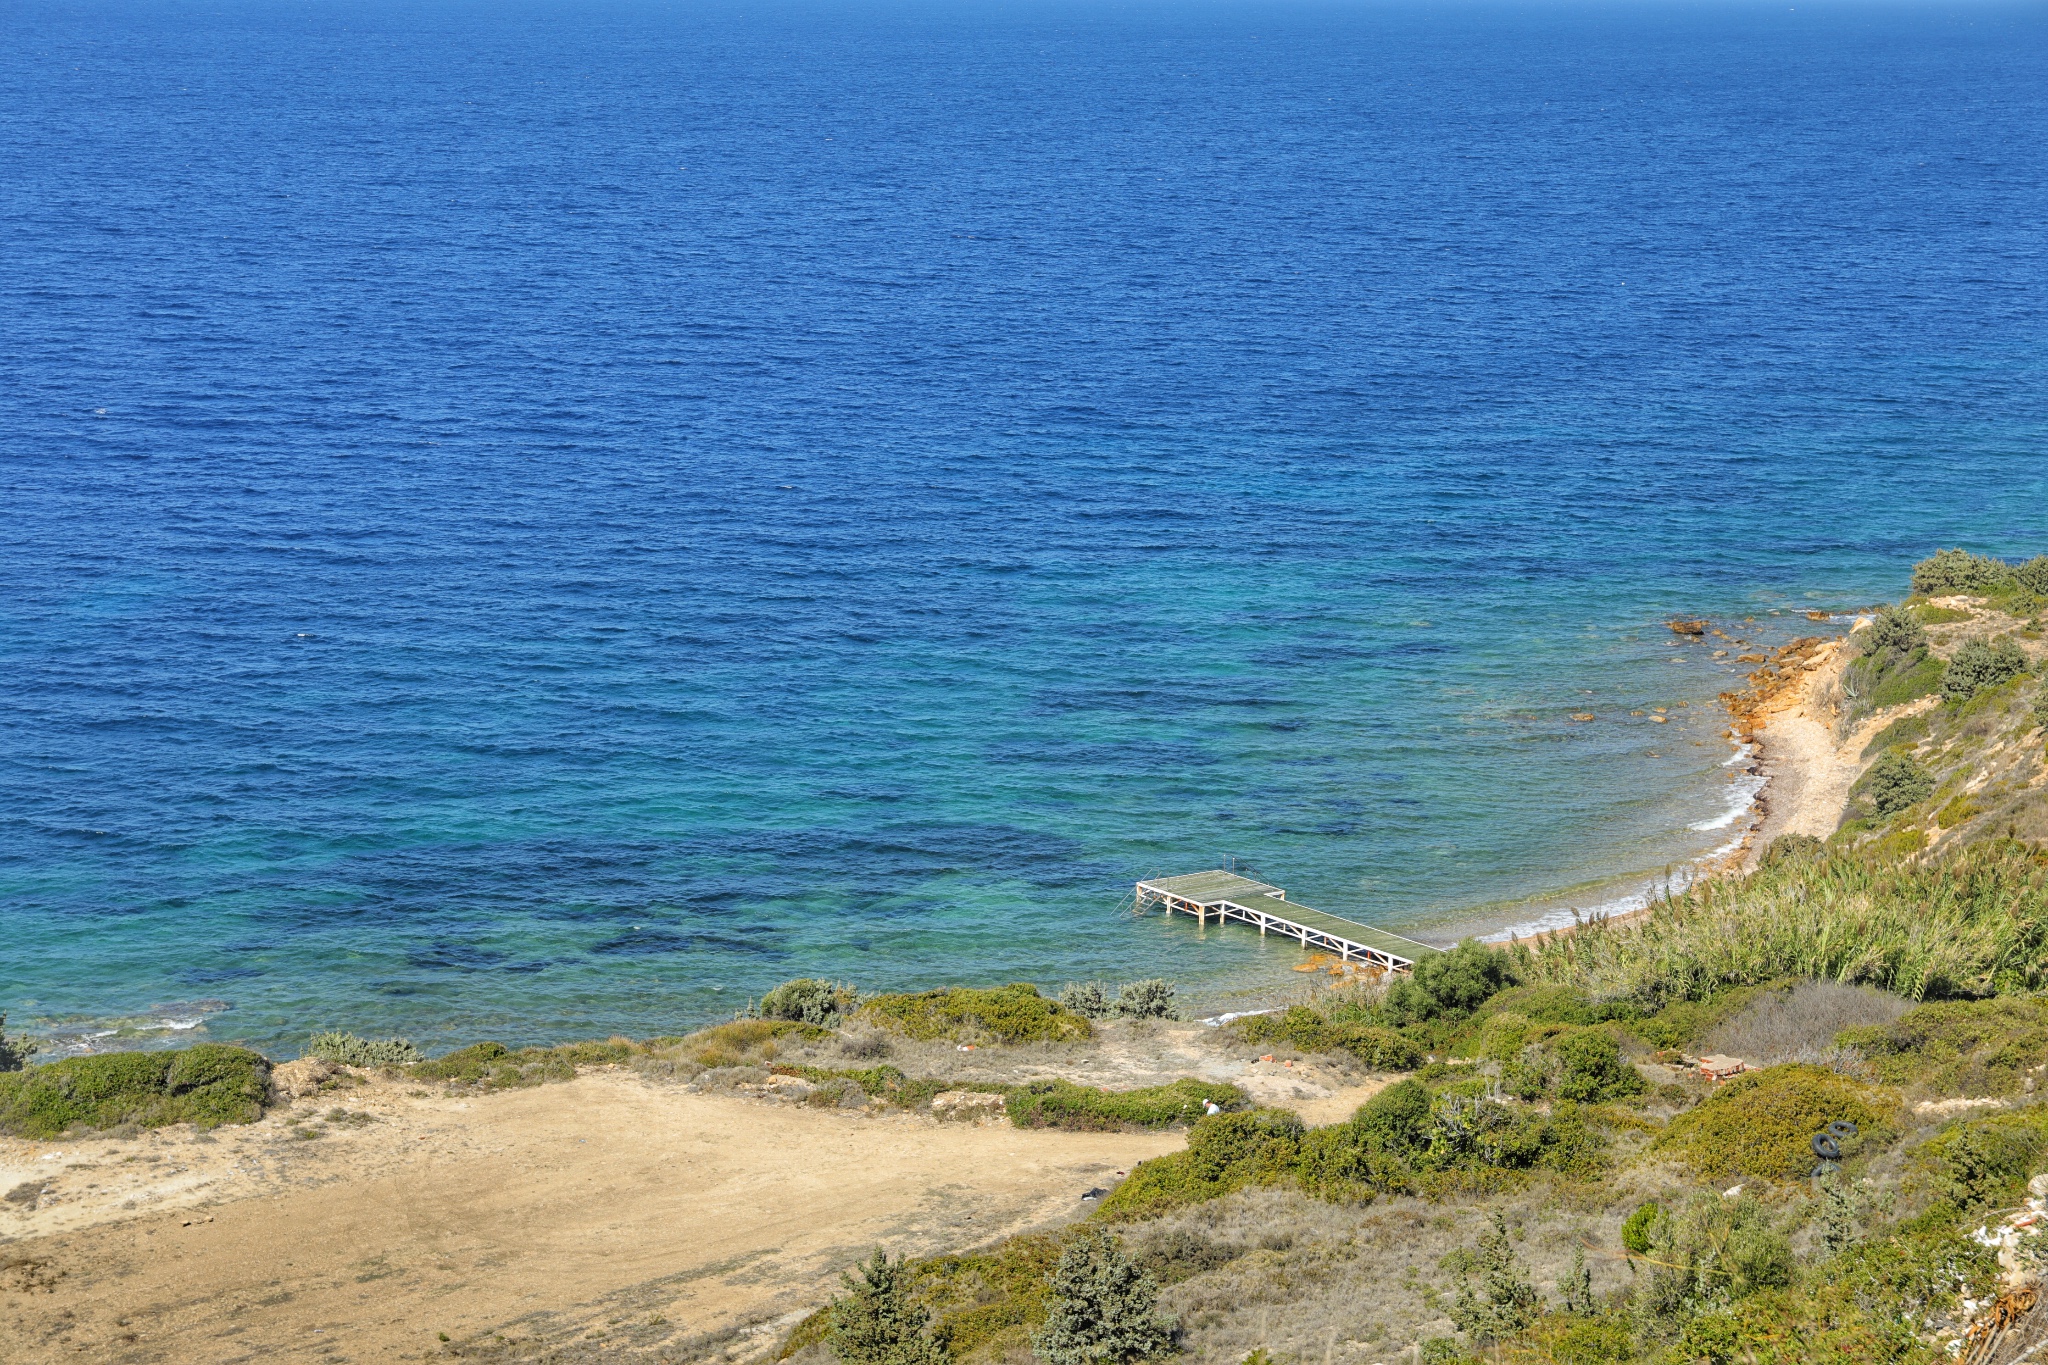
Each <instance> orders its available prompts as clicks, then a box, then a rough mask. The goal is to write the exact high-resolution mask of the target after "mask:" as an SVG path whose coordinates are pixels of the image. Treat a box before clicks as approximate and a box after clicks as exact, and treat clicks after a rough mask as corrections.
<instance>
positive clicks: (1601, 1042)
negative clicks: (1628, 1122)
mask: <svg viewBox="0 0 2048 1365" xmlns="http://www.w3.org/2000/svg"><path fill="white" fill-rule="evenodd" d="M1547 1050H1548V1052H1549V1054H1550V1056H1551V1057H1552V1058H1553V1059H1554V1060H1555V1062H1556V1065H1557V1072H1556V1078H1555V1080H1554V1081H1553V1082H1552V1089H1553V1090H1554V1091H1555V1092H1556V1094H1557V1096H1558V1098H1560V1099H1566V1100H1578V1101H1580V1102H1581V1103H1585V1104H1595V1103H1598V1102H1600V1101H1603V1100H1616V1099H1625V1098H1627V1097H1628V1096H1630V1095H1640V1094H1642V1093H1643V1091H1645V1090H1647V1089H1649V1085H1648V1083H1647V1082H1645V1081H1644V1080H1643V1078H1642V1075H1641V1073H1639V1072H1638V1071H1637V1070H1636V1069H1635V1068H1634V1067H1633V1066H1630V1065H1629V1063H1628V1061H1627V1060H1626V1059H1625V1058H1623V1057H1622V1055H1621V1045H1620V1044H1619V1043H1617V1042H1616V1041H1615V1040H1614V1036H1613V1035H1612V1034H1610V1033H1607V1032H1605V1031H1604V1030H1601V1029H1597V1028H1583V1029H1574V1030H1572V1031H1571V1032H1570V1033H1566V1034H1563V1035H1561V1036H1559V1037H1558V1038H1556V1039H1555V1040H1554V1041H1553V1042H1551V1044H1550V1045H1549V1048H1548V1049H1547Z"/></svg>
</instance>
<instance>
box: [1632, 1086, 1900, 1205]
mask: <svg viewBox="0 0 2048 1365" xmlns="http://www.w3.org/2000/svg"><path fill="white" fill-rule="evenodd" d="M1897 1108H1898V1104H1897V1101H1896V1099H1895V1097H1893V1096H1891V1095H1888V1094H1885V1093H1884V1092H1881V1091H1877V1090H1873V1089H1871V1088H1870V1087H1867V1086H1863V1085H1859V1084H1857V1083H1856V1082H1855V1081H1852V1080H1850V1079H1849V1078H1847V1077H1846V1076H1842V1075H1840V1074H1838V1073H1836V1072H1833V1071H1829V1070H1827V1069H1826V1068H1824V1067H1818V1066H1808V1065H1805V1064H1803V1063H1792V1064H1789V1065H1785V1066H1774V1067H1768V1068H1766V1069H1764V1070H1762V1071H1751V1072H1746V1073H1744V1074H1743V1075H1740V1076H1737V1077H1735V1078H1734V1079H1733V1080H1730V1081H1725V1082H1723V1083H1722V1084H1721V1086H1720V1087H1719V1088H1718V1089H1716V1090H1715V1092H1714V1093H1713V1094H1712V1095H1710V1096H1708V1097H1707V1098H1706V1099H1705V1100H1704V1101H1702V1102H1701V1103H1700V1104H1699V1105H1698V1106H1696V1107H1695V1108H1693V1109H1691V1110H1688V1111H1687V1112H1686V1113H1683V1114H1680V1115H1679V1116H1678V1117H1677V1118H1675V1119H1673V1120H1672V1121H1671V1126H1670V1127H1669V1128H1667V1129H1665V1130H1664V1132H1663V1134H1662V1135H1661V1136H1659V1137H1658V1139H1657V1141H1656V1143H1655V1144H1654V1146H1655V1147H1656V1149H1657V1150H1659V1151H1664V1152H1668V1153H1669V1154H1670V1155H1672V1156H1674V1157H1676V1158H1677V1159H1679V1160H1680V1161H1682V1162H1683V1163H1684V1164H1686V1165H1687V1166H1689V1167H1690V1168H1691V1169H1692V1170H1693V1171H1694V1172H1695V1173H1697V1174H1699V1175H1701V1176H1704V1177H1708V1178H1717V1177H1722V1176H1743V1175H1748V1176H1765V1177H1769V1178H1772V1179H1777V1180H1790V1179H1793V1178H1794V1177H1797V1176H1803V1175H1805V1174H1807V1172H1808V1171H1810V1170H1811V1169H1812V1168H1813V1165H1814V1161H1815V1158H1814V1154H1813V1146H1812V1143H1813V1137H1814V1134H1816V1133H1818V1132H1820V1131H1821V1130H1822V1129H1824V1128H1826V1127H1827V1125H1828V1124H1830V1123H1833V1122H1834V1121H1836V1120H1837V1119H1846V1120H1848V1121H1849V1122H1851V1123H1854V1124H1855V1125H1857V1127H1858V1128H1859V1129H1860V1130H1862V1136H1861V1138H1859V1139H1857V1141H1860V1142H1863V1143H1865V1144H1867V1143H1869V1142H1871V1141H1873V1140H1876V1139H1878V1138H1880V1137H1881V1136H1882V1135H1883V1133H1884V1132H1885V1125H1886V1123H1887V1121H1888V1120H1889V1119H1890V1118H1891V1117H1892V1116H1893V1114H1894V1113H1895V1112H1896V1111H1897ZM1844 1147H1845V1149H1851V1148H1852V1144H1850V1143H1845V1144H1844Z"/></svg>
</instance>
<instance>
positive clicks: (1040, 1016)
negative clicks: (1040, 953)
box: [860, 983, 1090, 1043]
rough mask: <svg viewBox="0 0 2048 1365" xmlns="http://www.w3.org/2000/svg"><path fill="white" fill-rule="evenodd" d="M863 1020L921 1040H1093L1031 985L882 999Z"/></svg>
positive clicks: (1075, 1018) (1081, 1022)
mask: <svg viewBox="0 0 2048 1365" xmlns="http://www.w3.org/2000/svg"><path fill="white" fill-rule="evenodd" d="M860 1016H861V1018H863V1019H866V1020H868V1021H869V1022H871V1023H874V1024H877V1025H879V1026H880V1027H882V1028H886V1029H890V1030H892V1031H894V1032H896V1033H901V1034H903V1035H904V1036H906V1037H909V1038H915V1039H919V1040H930V1039H936V1038H952V1039H959V1040H962V1041H967V1042H974V1041H983V1040H994V1041H996V1042H1004V1043H1023V1042H1066V1041H1072V1040H1079V1039H1084V1038H1087V1037H1089V1036H1090V1030H1089V1027H1088V1021H1087V1020H1086V1019H1084V1018H1082V1017H1081V1016H1080V1015H1078V1014H1074V1013H1072V1012H1071V1011H1069V1010H1065V1009H1062V1008H1061V1007H1060V1006H1059V1005H1058V1004H1056V1003H1055V1002H1053V1001H1051V1000H1048V999H1046V998H1045V997H1044V996H1042V995H1040V994H1039V993H1038V987H1036V986H1033V985H1030V984H1028V983H1020V984H1017V985H1012V986H998V987H995V988H993V989H990V990H972V989H967V988H964V987H957V986H956V987H953V988H951V989H947V990H935V991H921V992H919V993H917V994H915V995H878V996H874V997H872V998H871V999H869V1000H868V1001H867V1003H866V1004H864V1005H863V1006H862V1007H861V1010H860Z"/></svg>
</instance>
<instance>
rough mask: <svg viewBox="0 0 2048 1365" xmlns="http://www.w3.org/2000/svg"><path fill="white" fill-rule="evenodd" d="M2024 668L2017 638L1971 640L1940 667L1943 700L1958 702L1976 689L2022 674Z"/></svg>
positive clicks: (1979, 690)
mask: <svg viewBox="0 0 2048 1365" xmlns="http://www.w3.org/2000/svg"><path fill="white" fill-rule="evenodd" d="M2027 668H2028V663H2027V654H2026V651H2025V650H2023V649H2021V648H2020V647H2019V643H2018V642H2017V641H2015V640H2012V639H2010V638H2008V639H2003V640H1999V641H1997V642H1995V643H1992V642H1987V641H1984V640H1972V641H1970V642H1969V643H1968V644H1966V645H1964V646H1963V647H1962V648H1961V649H1958V650H1957V651H1956V652H1955V657H1954V658H1952V659H1950V660H1949V661H1948V667H1947V668H1945V669H1944V670H1942V674H1941V696H1942V700H1943V701H1946V702H1948V703H1949V704H1950V705H1951V706H1960V705H1962V704H1963V703H1964V702H1966V701H1968V700H1970V699H1971V698H1972V697H1975V696H1977V695H1978V694H1979V693H1983V692H1988V691H1990V690H1991V689H1992V688H1994V687H1997V686H1998V685H1999V684H2000V683H2005V682H2010V681H2011V680H2012V679H2014V678H2017V677H2020V676H2022V675H2024V674H2025V673H2026V671H2027Z"/></svg>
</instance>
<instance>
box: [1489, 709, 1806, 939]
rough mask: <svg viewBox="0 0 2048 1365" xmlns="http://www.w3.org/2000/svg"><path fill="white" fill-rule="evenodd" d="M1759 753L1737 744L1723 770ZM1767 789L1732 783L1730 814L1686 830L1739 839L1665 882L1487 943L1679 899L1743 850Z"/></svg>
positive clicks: (1747, 777) (1554, 915)
mask: <svg viewBox="0 0 2048 1365" xmlns="http://www.w3.org/2000/svg"><path fill="white" fill-rule="evenodd" d="M1755 753H1756V749H1755V747H1754V746H1753V745H1749V744H1737V745H1736V746H1735V752H1734V753H1732V754H1730V755H1728V757H1727V758H1726V759H1724V760H1722V763H1721V766H1722V767H1724V768H1733V767H1736V766H1738V765H1739V764H1742V763H1746V762H1747V761H1748V760H1749V759H1750V758H1751V757H1753V756H1754V755H1755ZM1767 785H1769V779H1767V778H1765V777H1764V776H1762V775H1761V774H1759V773H1744V774H1742V775H1741V776H1739V777H1735V778H1732V779H1731V780H1730V781H1729V783H1728V790H1727V795H1726V797H1725V798H1724V799H1725V801H1726V808H1725V809H1724V810H1722V812H1721V813H1720V814H1719V815H1716V816H1713V817H1711V818H1709V819H1706V820H1700V821H1696V822H1695V823H1693V824H1689V825H1687V826H1686V828H1687V829H1690V830H1696V831H1698V832H1700V833H1702V834H1705V833H1710V832H1712V831H1714V830H1719V829H1728V828H1730V827H1734V829H1735V835H1734V837H1733V838H1731V839H1729V840H1728V841H1727V842H1726V843H1723V844H1721V845H1720V846H1719V847H1717V848H1711V849H1709V850H1707V851H1706V852H1705V853H1702V854H1700V855H1699V856H1698V857H1696V858H1694V859H1693V860H1692V861H1691V862H1690V863H1688V864H1687V865H1686V866H1684V867H1681V868H1678V869H1676V870H1675V871H1673V872H1672V873H1671V875H1670V876H1668V877H1666V878H1664V879H1662V880H1651V881H1649V882H1647V883H1646V884H1645V885H1644V886H1643V887H1642V889H1641V890H1638V891H1633V892H1630V893H1629V894H1627V895H1624V896H1616V897H1614V898H1613V899H1611V900H1605V901H1602V902H1600V903H1599V904H1597V905H1592V906H1584V907H1581V906H1566V907H1563V908H1561V909H1557V910H1552V911H1549V912H1547V913H1545V914H1542V915H1539V916H1537V917H1536V918H1535V919H1532V920H1527V921H1525V922H1523V923H1520V924H1511V925H1509V926H1507V927H1506V928H1504V929H1500V930H1497V931H1496V932H1494V933H1491V934H1483V935H1481V936H1480V941H1481V942H1483V943H1504V942H1506V941H1507V940H1508V939H1511V938H1528V937H1531V936H1532V935H1535V934H1546V933H1549V932H1551V931H1552V930H1555V929H1568V928H1570V927H1572V926H1573V925H1575V924H1583V923H1585V922H1587V921H1589V920H1595V919H1607V918H1611V917H1613V916H1616V915H1632V914H1634V913H1635V912H1636V911H1638V910H1642V909H1645V908H1647V907H1648V906H1649V904H1650V902H1651V901H1653V900H1655V899H1656V898H1658V897H1659V896H1667V895H1676V894H1677V893H1678V892H1680V891H1683V890H1685V889H1686V888H1687V887H1689V886H1691V885H1692V884H1693V882H1695V881H1696V880H1698V878H1699V875H1700V872H1701V870H1702V869H1703V868H1705V867H1706V866H1707V865H1708V864H1710V863H1714V862H1716V861H1718V860H1720V859H1722V858H1725V857H1727V856H1728V855H1729V854H1731V853H1733V852H1735V851H1736V850H1737V849H1739V848H1741V847H1742V841H1743V840H1744V839H1746V838H1748V837H1749V817H1750V816H1751V815H1753V814H1754V813H1755V811H1756V798H1757V796H1758V794H1759V793H1761V792H1762V791H1763V789H1764V788H1765V787H1766V786H1767Z"/></svg>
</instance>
